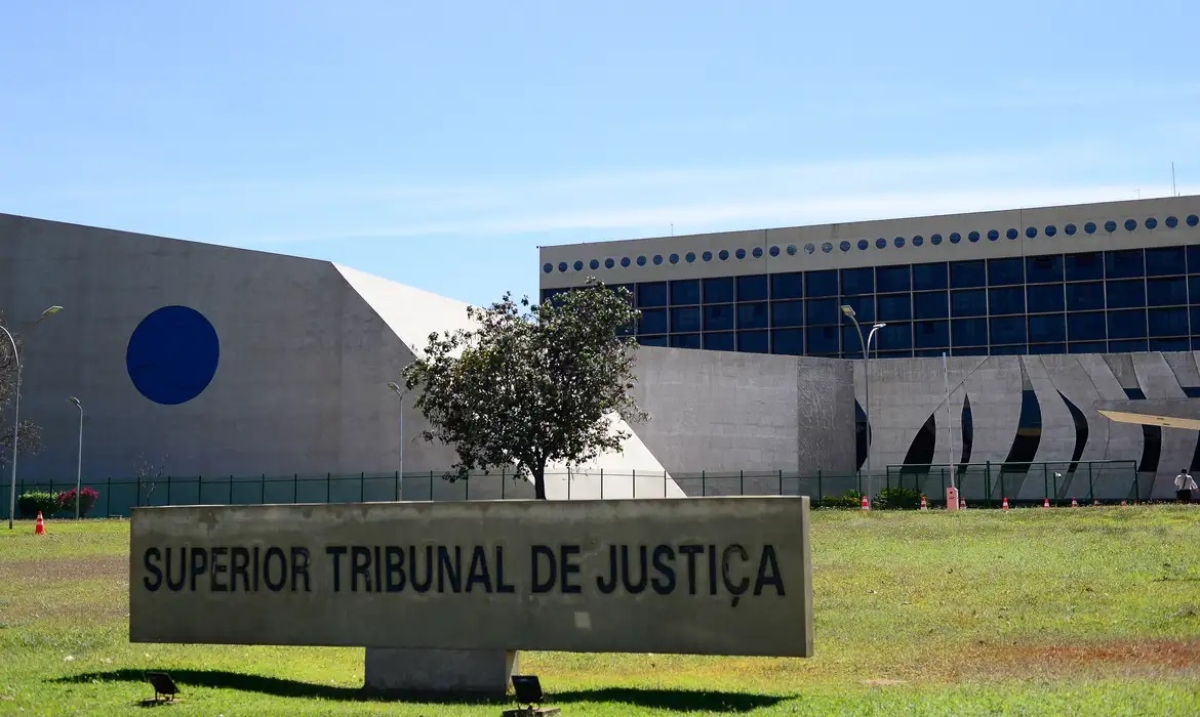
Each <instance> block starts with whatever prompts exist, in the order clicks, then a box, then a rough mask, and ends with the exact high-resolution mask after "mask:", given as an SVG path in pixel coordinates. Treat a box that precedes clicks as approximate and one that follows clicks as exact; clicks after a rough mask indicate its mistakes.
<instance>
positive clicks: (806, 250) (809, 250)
mask: <svg viewBox="0 0 1200 717" xmlns="http://www.w3.org/2000/svg"><path fill="white" fill-rule="evenodd" d="M816 250H817V248H816V247H815V246H813V245H812V244H805V245H804V253H805V254H812V253H813V252H814V251H816Z"/></svg>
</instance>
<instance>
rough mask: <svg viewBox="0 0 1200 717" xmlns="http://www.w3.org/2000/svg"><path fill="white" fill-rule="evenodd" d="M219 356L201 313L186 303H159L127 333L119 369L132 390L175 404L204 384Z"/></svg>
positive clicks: (214, 336)
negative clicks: (182, 304)
mask: <svg viewBox="0 0 1200 717" xmlns="http://www.w3.org/2000/svg"><path fill="white" fill-rule="evenodd" d="M220 358H221V342H220V339H218V338H217V331H216V329H214V328H213V325H212V324H211V323H209V321H208V319H206V318H205V317H204V314H201V313H200V312H199V311H196V310H195V309H193V308H191V307H189V306H164V307H162V308H161V309H156V310H155V311H153V312H151V313H150V315H148V316H147V317H146V318H144V319H142V321H141V323H139V324H138V325H137V328H135V329H134V330H133V333H132V334H131V335H130V336H129V345H128V347H127V348H126V349H125V370H126V372H127V373H128V374H129V379H130V380H131V381H133V385H134V388H136V389H137V390H138V393H141V394H142V395H143V396H145V397H146V398H148V399H150V400H151V401H154V402H155V403H158V404H162V405H164V406H177V405H179V404H181V403H187V402H188V401H190V400H192V399H193V398H195V397H197V396H199V395H200V394H201V393H203V392H204V389H206V388H208V385H209V384H210V383H211V382H212V380H213V376H215V375H216V374H217V364H218V363H219V361H220Z"/></svg>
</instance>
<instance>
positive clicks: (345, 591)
mask: <svg viewBox="0 0 1200 717" xmlns="http://www.w3.org/2000/svg"><path fill="white" fill-rule="evenodd" d="M131 520H132V528H131V535H130V543H131V546H130V547H131V550H130V580H129V592H130V595H129V638H130V640H131V641H132V642H170V643H209V644H242V645H341V646H351V645H353V646H366V647H389V648H410V649H447V650H464V649H465V650H486V649H498V650H561V651H568V652H659V653H683V654H715V655H771V656H801V657H808V656H811V655H812V652H813V637H812V624H813V623H812V619H813V618H812V564H811V553H810V546H809V506H808V498H792V497H764V498H757V497H754V498H743V497H733V498H698V499H682V500H608V501H551V502H547V501H473V502H456V503H364V504H340V505H337V504H335V505H266V506H188V507H165V508H135V509H134V510H133V511H132V516H131Z"/></svg>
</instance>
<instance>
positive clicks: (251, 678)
mask: <svg viewBox="0 0 1200 717" xmlns="http://www.w3.org/2000/svg"><path fill="white" fill-rule="evenodd" d="M165 672H167V674H169V675H170V676H171V678H172V679H173V680H175V682H176V683H177V684H178V685H179V690H180V696H181V697H183V695H185V694H186V693H187V689H188V688H189V687H207V688H211V689H221V690H237V691H239V692H253V693H257V694H261V695H270V696H272V697H298V698H309V699H322V700H341V701H367V700H388V701H395V700H405V701H413V702H418V701H419V702H433V703H442V704H480V705H486V704H505V703H506V700H504V699H500V698H488V697H461V696H448V695H437V694H415V693H414V694H404V695H381V694H377V693H374V692H371V691H368V690H364V689H362V688H361V687H338V686H336V685H318V684H313V683H311V682H301V681H300V680H289V679H285V678H282V677H266V676H263V675H248V674H245V673H241V672H229V671H227V670H165ZM52 681H53V682H69V683H76V684H80V683H88V682H96V681H99V682H146V671H143V670H109V671H107V672H87V673H84V674H81V675H71V676H69V677H59V678H57V679H54V680H52ZM146 689H150V685H149V683H147V684H146ZM144 706H147V707H151V706H153V705H149V704H147V705H144Z"/></svg>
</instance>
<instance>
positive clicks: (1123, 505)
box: [1121, 501, 1129, 508]
mask: <svg viewBox="0 0 1200 717" xmlns="http://www.w3.org/2000/svg"><path fill="white" fill-rule="evenodd" d="M1127 505H1129V503H1126V502H1125V501H1121V507H1122V508H1124V507H1125V506H1127Z"/></svg>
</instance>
